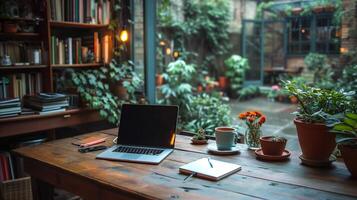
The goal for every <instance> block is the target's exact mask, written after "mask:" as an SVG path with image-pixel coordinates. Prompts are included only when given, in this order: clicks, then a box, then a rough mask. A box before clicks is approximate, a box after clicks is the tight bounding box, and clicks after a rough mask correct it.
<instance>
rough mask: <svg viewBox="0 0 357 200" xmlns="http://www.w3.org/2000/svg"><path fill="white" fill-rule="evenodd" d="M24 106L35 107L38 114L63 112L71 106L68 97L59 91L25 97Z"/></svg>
mask: <svg viewBox="0 0 357 200" xmlns="http://www.w3.org/2000/svg"><path fill="white" fill-rule="evenodd" d="M23 103H24V107H26V108H31V109H33V110H34V111H35V112H36V113H38V114H50V113H56V112H63V111H65V110H66V108H67V107H68V106H69V102H68V97H67V96H66V95H64V94H59V93H38V94H37V95H33V96H25V97H24V98H23Z"/></svg>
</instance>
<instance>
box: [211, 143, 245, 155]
mask: <svg viewBox="0 0 357 200" xmlns="http://www.w3.org/2000/svg"><path fill="white" fill-rule="evenodd" d="M207 151H208V153H211V154H215V155H234V154H238V153H240V151H239V148H238V147H237V146H234V147H232V148H231V149H227V150H218V149H217V145H216V144H214V143H213V144H210V145H208V146H207Z"/></svg>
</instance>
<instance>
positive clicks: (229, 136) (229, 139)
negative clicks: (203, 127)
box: [214, 127, 237, 150]
mask: <svg viewBox="0 0 357 200" xmlns="http://www.w3.org/2000/svg"><path fill="white" fill-rule="evenodd" d="M214 130H215V135H216V144H217V149H218V150H230V149H232V147H234V146H235V144H234V139H235V136H236V134H237V130H236V129H235V128H232V127H217V128H215V129H214Z"/></svg>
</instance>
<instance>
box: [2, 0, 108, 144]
mask: <svg viewBox="0 0 357 200" xmlns="http://www.w3.org/2000/svg"><path fill="white" fill-rule="evenodd" d="M6 1H11V0H6ZM26 2H32V3H33V5H36V6H33V5H31V6H30V7H31V8H32V11H33V14H32V15H33V16H32V17H28V16H16V17H8V16H6V17H3V16H1V15H0V26H2V27H4V24H5V23H9V24H17V25H20V24H21V26H23V24H25V25H26V26H25V27H28V26H29V27H32V29H33V30H30V31H28V30H26V31H22V30H17V31H16V32H6V31H5V30H4V28H0V49H2V50H0V57H3V56H4V55H8V54H10V57H11V61H12V63H18V64H17V65H13V64H12V65H2V64H1V63H2V62H0V81H1V80H2V79H3V77H7V79H8V81H5V79H3V82H0V86H1V83H3V84H4V83H5V86H6V87H7V89H8V90H9V92H7V95H8V96H7V97H8V98H9V97H16V96H14V92H13V91H12V90H14V89H13V87H14V84H13V83H12V80H15V79H16V80H19V81H20V82H21V78H23V77H27V76H28V74H36V77H40V79H41V80H40V82H41V85H40V91H41V92H56V91H57V89H58V88H56V84H55V82H56V78H57V74H58V73H59V72H61V71H62V70H66V69H68V68H73V69H76V70H85V69H91V68H99V67H101V66H105V65H106V64H108V62H109V61H110V58H111V54H112V52H111V49H112V45H113V44H112V43H113V40H112V38H113V35H112V33H111V32H110V31H108V24H109V16H110V10H111V8H112V3H113V0H99V1H94V0H74V1H69V0H61V1H57V0H30V1H26ZM58 2H60V3H58ZM67 2H75V3H76V2H78V3H79V4H73V5H72V4H71V5H69V4H68V3H67ZM61 3H62V4H61ZM90 3H95V4H92V5H91V7H90V8H89V7H88V8H87V9H86V7H85V6H86V5H89V4H90ZM63 6H65V7H63ZM99 7H101V9H102V10H100V8H99ZM81 8H82V10H83V11H81ZM90 9H94V11H93V10H90ZM68 10H71V11H74V12H73V13H72V14H71V13H70V12H69V11H68ZM59 11H60V12H61V13H59ZM75 11H78V13H77V12H75ZM92 11H93V12H92ZM98 13H101V14H102V15H101V16H102V17H100V16H99V15H98ZM92 14H93V15H94V16H92V17H91V20H90V23H88V20H87V18H88V16H90V15H92ZM20 15H21V13H20ZM94 18H95V19H94ZM59 19H61V20H59ZM86 20H87V21H86ZM86 22H87V23H86ZM70 43H71V44H70ZM6 45H8V46H6ZM71 45H72V47H71V48H72V49H70V46H71ZM17 46H20V47H23V46H24V49H27V50H29V51H31V48H34V49H36V50H38V51H40V63H36V64H35V63H33V62H32V61H31V55H32V54H33V52H29V53H28V52H26V53H23V54H25V55H22V56H19V58H17V55H16V54H15V53H14V52H18V50H17V49H16V48H18V47H17ZM32 46H33V47H32ZM20 47H19V48H20ZM28 47H31V48H28ZM12 48H15V50H12ZM88 50H90V51H91V52H92V53H93V57H94V58H91V59H92V60H90V59H87V57H88V56H87V57H86V56H85V55H86V54H84V52H86V51H88ZM19 51H20V52H21V51H23V49H20V50H19ZM8 52H10V53H8ZM69 52H72V54H71V55H70V53H69ZM28 54H29V55H30V56H29V55H28ZM87 55H88V54H87ZM12 57H14V58H12ZM21 62H24V63H25V62H26V64H22V65H21V64H19V63H21ZM37 74H38V75H37ZM21 76H22V77H21ZM22 81H24V80H22ZM7 82H8V83H7ZM25 85H26V84H25ZM24 87H28V85H26V86H24ZM40 91H36V92H40ZM0 92H1V91H0ZM19 97H20V98H21V96H19ZM98 120H99V115H98V113H97V112H96V111H94V110H90V109H87V108H75V109H70V110H67V111H65V112H59V113H55V114H48V115H41V116H40V115H19V116H16V117H10V118H0V138H2V137H8V136H14V135H19V134H26V133H29V132H35V131H42V130H49V129H54V128H60V127H66V126H73V125H79V124H84V123H89V122H95V121H98Z"/></svg>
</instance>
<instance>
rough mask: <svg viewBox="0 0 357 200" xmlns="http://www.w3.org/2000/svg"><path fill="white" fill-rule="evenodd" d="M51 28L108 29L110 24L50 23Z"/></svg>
mask: <svg viewBox="0 0 357 200" xmlns="http://www.w3.org/2000/svg"><path fill="white" fill-rule="evenodd" d="M50 25H51V28H72V29H73V28H74V29H104V28H108V24H85V23H77V22H57V21H51V22H50Z"/></svg>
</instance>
